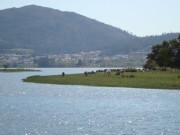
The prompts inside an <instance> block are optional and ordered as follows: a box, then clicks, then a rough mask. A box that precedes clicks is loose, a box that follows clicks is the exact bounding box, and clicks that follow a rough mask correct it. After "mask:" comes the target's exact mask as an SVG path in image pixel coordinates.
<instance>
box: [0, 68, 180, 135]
mask: <svg viewBox="0 0 180 135" xmlns="http://www.w3.org/2000/svg"><path fill="white" fill-rule="evenodd" d="M92 70H95V69H83V68H82V69H81V68H66V69H61V68H59V69H58V68H52V69H42V71H41V72H24V73H0V135H46V134H47V135H71V134H73V135H118V134H120V135H136V134H138V135H147V134H148V135H160V134H162V135H178V134H180V91H176V90H151V89H134V88H107V87H88V86H64V85H50V84H35V83H25V82H22V79H23V78H26V77H27V76H31V75H51V74H61V72H65V73H79V72H84V71H92Z"/></svg>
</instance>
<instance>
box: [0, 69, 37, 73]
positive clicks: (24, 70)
mask: <svg viewBox="0 0 180 135" xmlns="http://www.w3.org/2000/svg"><path fill="white" fill-rule="evenodd" d="M32 71H40V70H35V69H24V68H18V69H0V72H32Z"/></svg>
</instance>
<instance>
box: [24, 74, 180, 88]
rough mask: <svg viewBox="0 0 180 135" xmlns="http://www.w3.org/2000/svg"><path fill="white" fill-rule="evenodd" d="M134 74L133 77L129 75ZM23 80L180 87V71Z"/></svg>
mask: <svg viewBox="0 0 180 135" xmlns="http://www.w3.org/2000/svg"><path fill="white" fill-rule="evenodd" d="M129 75H133V77H127V76H129ZM23 81H25V82H35V83H48V84H62V85H86V86H106V87H133V88H157V89H180V72H179V71H173V72H172V71H166V72H162V71H158V72H157V71H154V72H134V73H132V74H131V73H125V74H124V76H123V77H122V76H121V75H115V72H114V73H112V74H111V76H110V77H105V76H104V75H103V73H96V74H89V75H88V76H85V75H84V74H72V75H65V76H64V77H62V76H61V75H53V76H31V77H28V78H26V79H24V80H23Z"/></svg>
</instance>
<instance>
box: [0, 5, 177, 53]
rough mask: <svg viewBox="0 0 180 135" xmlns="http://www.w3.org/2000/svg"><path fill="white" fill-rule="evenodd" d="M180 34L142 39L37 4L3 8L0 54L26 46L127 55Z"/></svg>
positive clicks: (39, 50) (38, 50)
mask: <svg viewBox="0 0 180 135" xmlns="http://www.w3.org/2000/svg"><path fill="white" fill-rule="evenodd" d="M117 19H118V18H117ZM177 35H178V33H170V34H164V35H161V36H150V37H143V38H140V37H137V36H134V35H131V34H129V33H128V32H126V31H123V30H121V29H118V28H116V27H113V26H110V25H107V24H104V23H102V22H99V21H96V20H93V19H90V18H87V17H85V16H82V15H79V14H76V13H73V12H63V11H60V10H55V9H51V8H46V7H40V6H36V5H29V6H25V7H21V8H10V9H5V10H0V53H2V52H8V51H9V50H11V49H16V48H22V49H30V50H33V51H34V53H35V54H36V55H38V54H63V53H78V52H81V51H97V50H100V51H102V52H103V53H104V54H107V55H111V54H122V53H123V54H127V53H130V52H132V51H148V50H150V48H151V46H152V45H154V44H157V43H161V42H162V41H163V40H170V39H173V38H176V37H177Z"/></svg>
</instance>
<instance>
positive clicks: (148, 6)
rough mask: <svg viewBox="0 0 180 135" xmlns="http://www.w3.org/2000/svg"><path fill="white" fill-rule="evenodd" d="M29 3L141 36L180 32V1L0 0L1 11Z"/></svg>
mask: <svg viewBox="0 0 180 135" xmlns="http://www.w3.org/2000/svg"><path fill="white" fill-rule="evenodd" d="M32 4H33V5H39V6H44V7H50V8H54V9H58V10H61V11H70V12H76V13H78V14H81V15H84V16H87V17H89V18H91V19H95V20H97V21H100V22H103V23H105V24H109V25H112V26H115V27H118V28H121V29H122V30H125V31H128V32H129V33H131V34H133V35H136V36H141V37H142V36H149V35H160V34H163V33H169V32H180V0H0V10H3V9H6V8H12V7H17V8H18V7H22V6H26V5H32Z"/></svg>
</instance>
